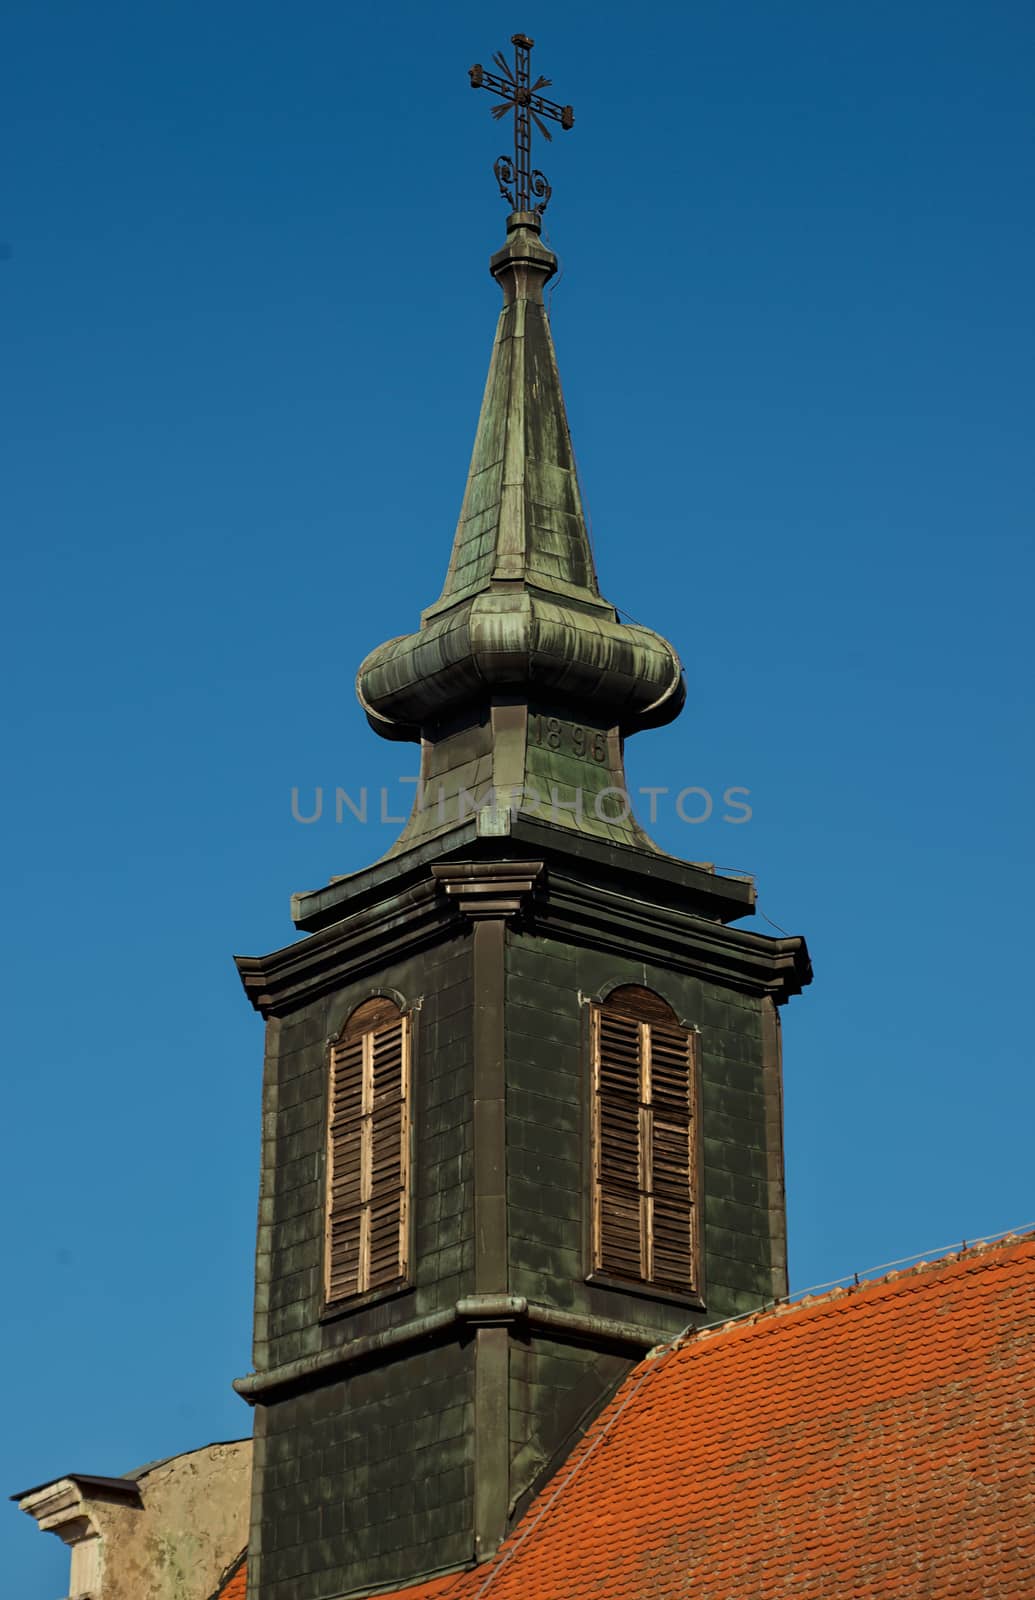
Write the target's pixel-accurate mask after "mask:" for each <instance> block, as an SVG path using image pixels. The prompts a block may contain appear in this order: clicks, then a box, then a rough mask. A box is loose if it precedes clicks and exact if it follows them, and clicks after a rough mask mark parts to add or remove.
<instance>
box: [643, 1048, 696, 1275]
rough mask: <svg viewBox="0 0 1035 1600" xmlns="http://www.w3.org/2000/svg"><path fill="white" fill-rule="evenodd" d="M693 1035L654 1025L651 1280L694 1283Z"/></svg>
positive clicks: (651, 1114)
mask: <svg viewBox="0 0 1035 1600" xmlns="http://www.w3.org/2000/svg"><path fill="white" fill-rule="evenodd" d="M693 1047H694V1038H693V1035H692V1034H688V1033H685V1032H684V1031H683V1030H682V1029H681V1028H668V1027H665V1026H663V1025H662V1024H661V1023H658V1022H652V1023H651V1024H650V1120H651V1201H652V1205H651V1213H652V1214H651V1273H650V1275H651V1280H652V1282H654V1283H657V1284H661V1285H664V1286H665V1287H667V1288H673V1289H686V1288H689V1287H690V1285H691V1284H692V1282H693V1265H694V1263H693V1231H694V1230H693V1209H692V1208H693V1203H694V1200H695V1196H694V1194H693V1192H692V1159H691V1158H692V1149H693V1147H692V1144H691V1139H692V1137H693V1129H692V1127H691V1115H692V1098H691V1095H692V1084H693V1066H694V1062H693Z"/></svg>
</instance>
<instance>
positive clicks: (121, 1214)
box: [0, 0, 1035, 1600]
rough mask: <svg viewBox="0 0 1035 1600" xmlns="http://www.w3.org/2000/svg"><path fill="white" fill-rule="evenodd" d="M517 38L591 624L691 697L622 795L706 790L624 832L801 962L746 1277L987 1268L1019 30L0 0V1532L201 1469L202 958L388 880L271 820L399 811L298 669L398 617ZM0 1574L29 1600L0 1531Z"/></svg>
mask: <svg viewBox="0 0 1035 1600" xmlns="http://www.w3.org/2000/svg"><path fill="white" fill-rule="evenodd" d="M518 28H521V29H524V30H527V31H528V32H530V33H531V34H532V35H533V36H534V37H535V38H536V39H537V49H536V60H537V63H538V64H539V66H540V67H541V69H542V70H543V71H545V72H547V73H549V74H550V75H551V76H553V78H554V80H555V89H554V91H553V92H554V93H555V94H556V95H557V97H558V98H560V99H562V100H570V101H571V102H572V103H573V104H574V106H575V111H576V126H575V130H574V131H573V132H572V133H571V134H564V135H559V136H558V138H557V140H556V142H555V143H554V145H553V146H551V147H550V148H548V149H546V150H545V151H543V150H542V149H540V151H539V152H538V154H539V157H540V158H541V164H542V165H543V166H545V167H546V169H547V171H548V173H549V175H550V177H551V179H552V181H553V184H554V198H553V202H552V204H551V207H550V210H549V213H548V215H547V223H548V229H549V234H550V238H551V242H552V244H553V246H554V248H555V249H556V250H557V251H558V253H559V255H560V258H561V262H562V269H563V270H562V274H561V277H560V280H559V282H558V283H557V285H556V287H555V289H554V292H553V296H552V316H553V322H554V330H555V336H556V340H557V345H558V350H559V356H560V362H561V369H562V374H563V377H564V382H565V388H566V393H567V399H568V407H569V413H570V417H571V422H572V428H573V433H574V438H575V445H576V449H577V451H578V455H579V462H580V470H581V474H582V478H583V480H584V486H585V491H586V497H587V502H588V506H589V510H590V514H591V518H592V524H593V533H594V540H595V546H596V553H597V559H598V565H599V569H600V574H601V581H602V586H603V588H604V591H605V593H606V594H607V595H608V596H609V597H610V598H611V599H613V600H615V601H617V602H618V603H619V604H621V605H622V606H623V607H624V608H625V609H626V610H627V611H628V612H629V613H630V614H631V615H632V616H634V617H636V618H637V619H639V620H642V621H644V622H647V623H649V624H650V625H652V626H654V627H656V628H658V629H659V630H660V631H661V632H663V633H664V634H665V635H666V636H667V637H668V638H670V639H672V640H673V641H674V643H675V644H676V645H677V648H678V649H679V650H680V653H681V654H682V656H683V659H684V661H685V663H686V667H687V674H688V679H689V683H690V700H689V705H688V708H687V710H686V712H685V713H684V715H683V717H682V718H681V719H680V720H679V721H678V722H677V723H676V724H675V725H674V726H673V727H670V728H667V729H665V730H661V731H659V732H656V733H652V734H645V735H643V736H641V737H639V738H638V739H636V740H634V741H632V742H631V743H630V746H629V752H628V755H629V770H630V777H631V779H632V782H633V783H634V784H635V785H668V786H669V787H670V788H671V789H673V790H679V789H681V788H683V787H685V786H688V785H695V786H700V787H703V788H706V789H708V790H709V791H711V792H712V793H713V794H714V795H715V796H716V799H718V797H719V796H721V793H722V791H723V790H724V789H725V788H726V787H728V786H731V785H737V786H741V787H744V788H747V789H749V790H750V803H751V805H752V809H753V815H752V818H751V820H750V822H749V823H747V824H744V825H735V824H730V823H724V822H722V821H721V820H720V818H721V814H722V809H723V808H722V807H721V806H719V805H718V804H717V805H716V808H715V811H714V812H713V815H712V818H711V819H710V820H709V821H708V822H706V823H702V824H700V825H697V826H691V825H688V824H686V823H682V822H680V821H679V819H678V818H677V817H676V816H675V814H674V809H673V808H672V807H670V806H666V805H665V804H664V803H663V804H662V806H661V810H660V812H659V822H658V824H657V825H656V827H655V828H654V830H653V831H654V834H655V837H656V838H657V839H658V842H659V843H661V844H662V845H663V846H664V847H665V848H666V849H669V850H671V851H672V852H673V853H676V854H679V855H685V856H688V857H691V858H693V859H696V860H711V861H714V862H716V863H717V864H718V865H720V866H725V867H730V868H734V869H737V870H744V871H750V872H752V873H753V874H755V875H756V877H757V879H758V883H759V890H760V904H761V907H762V910H763V911H764V912H765V913H766V914H767V916H768V917H769V918H771V919H772V920H773V922H775V923H776V924H778V925H779V926H780V927H781V928H785V929H788V930H790V931H794V932H802V933H804V934H805V935H806V936H807V938H808V940H809V944H810V948H811V950H812V953H813V959H814V963H815V968H816V981H815V984H814V986H813V988H812V989H811V990H809V991H807V992H806V994H805V995H804V996H803V997H802V998H800V999H798V1000H796V1001H794V1002H792V1004H791V1006H790V1007H789V1008H788V1011H787V1013H785V1074H786V1114H787V1160H788V1189H789V1205H790V1227H791V1262H792V1273H793V1278H794V1281H795V1283H796V1284H797V1285H798V1286H799V1287H804V1286H806V1285H808V1284H812V1283H816V1282H821V1281H825V1280H828V1279H830V1278H833V1277H835V1276H838V1275H839V1274H842V1273H845V1272H850V1271H852V1270H853V1269H856V1268H859V1269H863V1268H868V1267H870V1266H872V1265H874V1264H876V1263H880V1262H884V1261H888V1260H890V1259H893V1258H896V1257H899V1256H903V1255H906V1254H908V1253H911V1252H913V1251H919V1250H922V1249H924V1248H926V1247H929V1246H937V1245H942V1244H948V1243H949V1242H950V1241H953V1240H956V1239H959V1238H962V1237H964V1236H965V1237H968V1238H973V1237H975V1236H978V1235H980V1234H983V1233H986V1232H990V1231H993V1230H998V1229H1002V1228H1006V1227H1008V1226H1010V1225H1012V1224H1020V1223H1025V1222H1029V1221H1032V1220H1035V1192H1033V1185H1032V1182H1031V1169H1032V1161H1031V1150H1030V1143H1031V1134H1030V1129H1031V1127H1032V1123H1033V1114H1035V1104H1033V1098H1035V1097H1033V1088H1032V1073H1031V1059H1032V1049H1031V1043H1030V1038H1029V1034H1028V1022H1029V993H1030V987H1031V985H1030V977H1029V967H1030V959H1031V944H1030V938H1029V917H1028V911H1027V906H1028V902H1029V899H1030V895H1031V888H1032V884H1031V879H1032V867H1031V855H1032V852H1031V845H1030V823H1029V817H1030V811H1031V804H1030V794H1031V784H1032V777H1033V771H1032V753H1031V742H1030V726H1031V702H1032V673H1031V650H1030V642H1029V641H1030V635H1031V609H1032V607H1031V594H1032V586H1033V580H1035V562H1033V558H1032V471H1031V437H1032V414H1031V413H1032V382H1031V373H1032V370H1033V354H1035V351H1033V345H1035V337H1033V317H1032V297H1031V284H1032V283H1033V282H1035V230H1033V225H1032V213H1031V198H1030V197H1031V193H1032V179H1033V172H1032V167H1033V164H1035V163H1033V156H1032V152H1033V141H1032V133H1033V120H1035V118H1033V111H1032V100H1031V94H1030V84H1031V73H1032V65H1033V44H1035V18H1033V14H1032V11H1031V9H1030V7H1029V6H1027V5H1024V4H1020V3H1012V0H999V3H996V4H993V5H988V6H978V5H959V4H953V3H947V4H946V3H938V4H934V3H932V4H918V3H909V0H907V3H905V4H901V3H899V4H895V5H891V4H881V3H869V0H868V3H866V4H858V3H843V4H839V5H836V6H831V5H827V4H820V3H819V0H813V3H804V0H791V3H790V4H788V5H783V6H779V7H777V6H775V5H771V4H767V3H766V4H763V3H758V0H754V3H752V0H743V3H741V4H739V5H737V6H735V7H734V6H724V5H718V4H715V3H713V4H710V5H705V4H700V3H693V4H678V5H676V4H671V5H670V4H665V5H660V4H654V5H647V6H643V7H640V8H638V9H637V10H636V11H635V12H630V11H629V10H628V9H627V8H625V7H620V6H618V5H614V4H600V3H596V4H594V5H588V4H562V5H557V4H555V5H553V6H545V5H542V4H533V3H529V4H526V7H525V9H524V10H522V11H520V12H519V11H515V10H514V9H513V7H512V6H509V5H508V6H507V7H503V6H500V5H499V4H497V3H496V0H481V3H479V4H477V5H475V4H473V3H471V4H468V3H458V4H450V5H447V6H445V7H439V8H436V9H435V10H434V11H432V10H431V9H430V8H428V7H427V6H419V5H416V4H405V5H395V6H392V7H382V8H379V9H377V10H376V11H375V9H374V8H362V9H361V8H359V7H350V6H347V5H344V4H341V3H339V4H331V3H329V0H304V3H302V4H299V5H294V6H287V5H286V4H272V3H269V0H248V3H247V4H245V3H244V0H220V3H219V4H218V5H214V6H213V5H207V6H203V5H201V4H199V3H197V0H177V3H175V4H173V3H171V0H162V3H157V0H151V3H148V4H145V5H140V4H135V5H130V4H128V3H124V4H118V3H115V0H96V3H95V4H93V5H91V6H89V7H84V6H80V5H73V4H71V3H64V4H55V3H52V0H31V3H29V0H9V3H8V6H7V7H6V12H5V29H4V32H5V41H4V56H5V64H6V70H5V73H4V86H3V92H2V94H0V131H2V148H3V151H4V168H5V174H6V175H5V181H4V184H3V187H2V189H0V240H3V241H4V242H5V243H6V250H4V251H3V252H2V253H0V255H2V258H0V318H2V322H3V334H2V339H3V349H4V378H3V384H2V389H0V393H2V401H0V403H2V406H3V424H2V435H0V441H2V442H0V448H2V452H3V468H2V474H3V477H2V481H3V502H4V517H3V523H4V533H5V538H4V545H5V555H6V560H7V563H8V567H9V575H8V581H7V586H6V593H7V596H8V600H7V608H6V618H5V627H4V630H3V632H4V639H3V644H2V649H3V653H4V676H5V681H6V683H7V685H8V689H9V693H8V718H9V731H8V734H7V739H6V748H7V753H8V756H9V765H8V776H7V780H6V783H5V785H4V789H3V806H4V811H5V816H4V819H3V830H4V840H5V845H6V854H7V862H8V868H7V896H6V898H7V907H8V915H7V918H6V925H5V928H4V935H3V936H4V941H5V945H6V950H5V955H4V961H5V969H6V974H7V977H8V984H7V994H8V1002H7V1010H6V1016H5V1027H4V1033H5V1039H6V1044H7V1073H6V1085H7V1107H6V1111H7V1115H6V1118H5V1125H6V1128H7V1137H6V1141H5V1159H4V1162H3V1183H4V1186H5V1189H6V1197H5V1198H6V1204H5V1214H6V1216H7V1218H8V1229H7V1240H6V1277H7V1284H8V1301H7V1311H6V1314H5V1318H4V1324H3V1329H2V1332H0V1339H2V1341H3V1370H4V1372H5V1374H6V1376H7V1383H8V1393H7V1398H6V1402H5V1408H4V1410H5V1427H4V1430H3V1441H2V1445H0V1458H2V1459H0V1465H2V1469H3V1478H2V1485H0V1486H2V1487H4V1489H5V1491H6V1492H10V1491H13V1490H16V1489H19V1488H22V1487H24V1486H25V1485H27V1484H30V1483H33V1482H36V1481H39V1480H41V1479H46V1478H48V1477H52V1476H55V1475H57V1474H59V1473H61V1472H63V1471H68V1470H76V1471H83V1472H98V1473H118V1472H121V1471H124V1470H126V1469H128V1468H129V1467H131V1466H133V1465H135V1464H138V1463H140V1462H142V1461H145V1460H147V1459H149V1458H153V1457H156V1456H161V1455H166V1454H170V1453H172V1452H175V1451H178V1450H182V1449H186V1448H190V1447H192V1446H194V1445H197V1444H200V1443H203V1442H205V1441H207V1440H209V1439H213V1438H221V1437H233V1436H236V1435H238V1434H240V1433H242V1432H244V1431H246V1430H247V1428H248V1426H249V1415H248V1412H247V1410H246V1409H245V1407H244V1406H243V1405H242V1403H241V1402H239V1401H238V1400H237V1399H236V1398H235V1396H234V1395H233V1394H232V1392H231V1390H230V1380H231V1378H232V1377H234V1376H235V1375H237V1374H238V1373H241V1372H243V1371H245V1370H246V1369H247V1367H248V1364H249V1319H250V1298H251V1253H252V1249H253V1235H254V1215H255V1202H256V1184H257V1170H258V1131H259V1118H258V1108H259V1080H260V1063H261V1048H262V1039H261V1025H260V1023H259V1020H258V1018H256V1017H255V1016H254V1014H253V1013H252V1012H251V1010H250V1008H249V1007H248V1005H247V1004H246V1002H245V999H244V996H243V993H242V991H241V989H240V986H239V983H238V980H237V977H236V975H235V972H234V969H233V966H232V964H231V959H230V958H231V955H232V954H233V953H235V952H243V953H257V952H261V951H264V950H266V949H269V948H272V947H275V946H277V945H281V944H284V943H287V942H288V941H289V940H290V939H291V937H292V936H293V931H292V928H291V925H290V921H289V915H288V896H289V894H290V892H291V891H292V890H297V889H306V888H312V887H315V886H317V885H319V884H321V883H323V882H324V881H326V879H327V878H328V877H329V876H331V875H332V874H334V873H342V872H348V871H351V870H353V869H355V868H358V867H360V866H363V865H365V864H366V863H367V862H369V861H370V860H372V859H374V858H375V857H376V856H377V855H379V854H380V853H381V852H382V851H383V850H384V849H385V848H386V847H387V845H388V844H389V843H390V842H391V840H392V838H393V837H394V835H395V833H396V832H397V831H398V829H397V828H396V827H393V826H391V825H388V826H379V825H377V824H376V823H374V824H371V825H368V826H366V827H361V826H359V825H358V824H356V823H352V824H348V823H345V824H343V825H341V826H336V825H335V823H334V821H333V818H331V817H328V816H327V815H325V817H324V818H323V819H321V821H320V822H319V823H314V824H312V825H309V826H303V825H300V824H299V823H297V822H294V821H293V820H292V817H291V811H290V794H291V789H292V787H293V786H297V787H298V788H299V790H300V792H301V796H302V798H303V802H304V799H305V797H306V796H307V795H311V794H312V791H313V789H314V787H315V786H316V785H324V786H325V787H327V788H328V789H333V788H334V786H336V785H342V786H346V787H349V788H350V789H352V790H353V791H355V790H357V789H358V788H360V787H362V786H364V785H365V786H367V787H368V788H369V790H370V791H371V793H372V795H374V796H375V797H376V795H377V793H378V790H379V788H380V787H381V786H382V785H384V786H386V787H387V788H388V790H389V793H390V795H391V796H392V798H393V800H394V797H395V796H396V795H401V794H402V793H403V788H402V786H401V784H400V782H399V780H400V779H401V777H403V776H404V775H406V774H407V773H410V772H412V771H413V768H414V761H413V752H412V751H411V750H410V748H409V747H407V746H398V745H388V744H384V743H382V742H381V741H379V740H377V739H375V738H374V736H373V735H372V734H371V733H370V732H369V731H368V729H367V727H366V724H365V722H364V721H363V718H362V716H361V714H360V712H359V709H358V707H357V705H356V703H355V700H354V698H353V692H352V677H353V672H354V669H355V667H356V665H357V663H358V661H359V660H360V658H361V657H362V656H363V655H364V654H365V653H366V651H367V650H368V649H369V648H371V647H372V646H373V645H374V644H377V643H379V642H380V641H381V640H382V639H385V638H387V637H389V636H391V635H394V634H398V633H402V632H405V631H408V630H409V629H410V628H412V627H413V626H414V624H415V622H416V618H417V614H418V612H419V610H420V608H421V607H422V605H425V604H428V603H429V602H430V601H431V600H432V599H433V598H434V597H435V596H436V595H437V593H438V590H439V586H440V584H441V579H442V575H443V572H444V569H445V563H446V560H447V556H448V549H449V543H450V539H451V536H452V530H453V526H454V522H455V518H456V513H457V509H458V506H459V500H460V494H461V491H462V486H463V478H464V473H465V470H466V464H467V457H468V452H469V450H470V444H471V438H472V435H473V429H474V423H475V418H476V414H477V407H478V403H479V399H480V395H481V388H482V384H483V382H484V375H485V369H486V363H487V360H488V355H489V349H490V344H491V339H492V332H493V326H494V320H495V315H496V308H497V291H496V289H495V287H494V285H493V284H492V282H491V280H490V279H489V277H488V274H487V271H486V263H487V257H488V255H489V253H490V252H491V251H492V250H493V249H495V248H497V247H498V246H499V244H500V243H501V242H502V234H503V221H504V215H505V207H504V206H503V204H502V202H500V201H499V199H498V197H497V195H496V192H495V185H494V181H493V178H492V173H491V166H492V161H493V159H494V157H495V156H496V155H497V154H498V152H499V150H500V149H502V148H504V146H505V142H506V136H505V134H503V133H502V132H501V130H499V129H497V128H495V127H494V125H493V123H492V121H491V118H490V117H489V106H490V104H491V101H490V99H489V97H488V96H487V95H484V94H483V95H479V96H477V97H476V96H474V95H472V93H471V92H470V89H469V87H468V83H467V77H466V68H467V66H468V65H469V64H470V62H471V61H473V60H476V59H481V60H484V61H488V60H489V58H490V57H491V53H492V51H493V50H494V49H495V48H497V47H499V46H500V45H503V44H505V42H506V41H507V39H508V38H509V36H510V34H511V33H512V32H513V31H514V30H515V29H518ZM374 809H375V810H376V800H375V804H374ZM754 925H756V926H758V927H759V928H760V929H761V930H762V931H769V924H768V923H766V922H763V921H761V920H759V921H758V922H757V923H756V924H754ZM0 1568H2V1570H3V1571H4V1573H5V1578H6V1582H7V1585H8V1587H9V1588H10V1589H11V1592H12V1593H13V1592H15V1590H17V1592H18V1594H19V1595H20V1596H21V1597H23V1600H53V1596H54V1595H55V1594H57V1593H59V1592H62V1589H61V1585H62V1583H63V1582H64V1581H65V1574H66V1570H67V1568H66V1559H65V1555H64V1552H63V1550H62V1548H61V1546H60V1545H58V1543H57V1541H56V1540H44V1539H42V1538H41V1537H40V1536H39V1534H38V1533H37V1532H36V1530H35V1527H34V1525H33V1524H31V1523H30V1522H29V1521H28V1519H26V1518H24V1517H19V1516H18V1514H17V1513H16V1512H15V1511H14V1509H13V1508H11V1509H10V1511H9V1512H8V1514H6V1515H5V1516H4V1517H3V1518H2V1519H0Z"/></svg>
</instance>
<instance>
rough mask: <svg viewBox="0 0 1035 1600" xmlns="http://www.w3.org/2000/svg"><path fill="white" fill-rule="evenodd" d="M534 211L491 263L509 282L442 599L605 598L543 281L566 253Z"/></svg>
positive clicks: (594, 601)
mask: <svg viewBox="0 0 1035 1600" xmlns="http://www.w3.org/2000/svg"><path fill="white" fill-rule="evenodd" d="M540 227H541V223H540V219H539V217H537V216H536V215H535V214H534V212H528V211H525V212H521V211H517V212H513V213H512V214H511V218H510V225H509V228H508V234H507V242H506V244H505V245H504V247H503V249H502V250H500V251H499V252H498V253H497V254H496V255H494V256H493V258H492V261H491V263H490V270H491V272H492V275H493V277H494V278H495V279H496V281H497V283H498V284H499V285H500V287H501V289H502V290H503V309H502V311H501V312H500V318H499V324H498V326H497V329H496V341H495V344H494V345H493V351H492V361H491V364H490V366H489V379H488V383H487V384H486V386H485V398H484V399H483V401H482V410H481V416H480V417H479V419H478V431H477V433H476V435H475V441H474V451H473V453H472V456H471V466H470V470H469V472H468V474H467V490H466V493H465V494H464V501H463V506H462V508H461V511H460V521H459V523H458V524H457V530H456V537H455V539H454V541H453V555H452V559H451V561H450V563H449V571H448V573H447V576H446V582H445V587H444V588H443V590H442V595H441V598H440V599H439V600H438V601H437V602H436V604H435V605H433V606H432V607H430V609H429V610H428V611H426V612H425V613H424V615H425V617H432V616H436V615H438V613H439V612H441V611H442V610H444V609H446V608H447V607H448V606H451V605H455V604H456V603H457V602H458V601H460V600H463V599H466V598H467V597H468V596H469V595H472V594H476V593H479V592H480V591H482V590H485V589H488V588H489V587H490V586H491V585H492V584H499V583H506V582H520V583H523V584H527V585H530V586H534V587H535V588H537V589H541V590H543V591H544V592H545V593H549V594H552V595H557V596H563V597H564V598H565V599H572V600H578V601H580V602H581V603H582V604H583V605H592V606H599V607H601V608H603V609H606V610H607V611H609V612H610V613H611V614H612V615H613V614H614V608H613V607H611V606H607V605H606V602H604V601H602V600H601V598H600V591H599V589H598V588H597V579H596V572H595V570H594V566H593V553H592V550H591V549H590V543H589V533H588V531H587V529H586V519H585V516H584V514H583V510H582V497H581V495H580V494H579V484H578V478H577V476H576V471H575V455H574V452H573V450H572V445H571V434H570V433H569V431H568V418H567V414H566V412H565V409H564V396H563V394H562V392H561V380H560V374H559V372H558V370H557V356H556V354H555V351H554V346H553V336H552V334H551V332H550V323H549V319H548V317H547V314H546V307H545V305H544V303H543V289H544V286H545V285H546V284H547V283H548V282H549V280H550V278H552V277H553V275H554V273H555V272H556V271H557V258H556V256H555V255H554V254H553V252H552V251H550V250H548V249H547V248H546V246H545V245H544V244H543V243H542V241H541V239H540V236H539V234H540Z"/></svg>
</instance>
